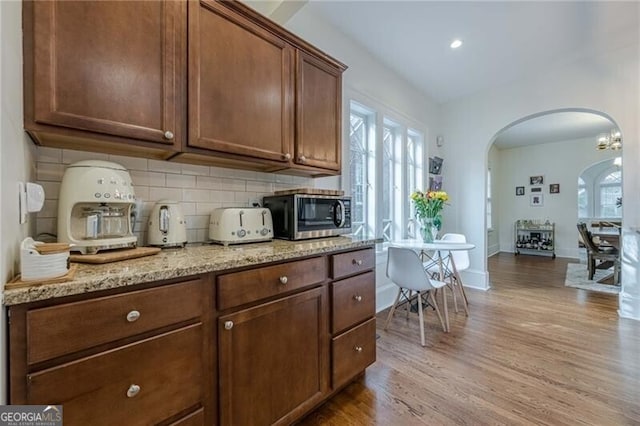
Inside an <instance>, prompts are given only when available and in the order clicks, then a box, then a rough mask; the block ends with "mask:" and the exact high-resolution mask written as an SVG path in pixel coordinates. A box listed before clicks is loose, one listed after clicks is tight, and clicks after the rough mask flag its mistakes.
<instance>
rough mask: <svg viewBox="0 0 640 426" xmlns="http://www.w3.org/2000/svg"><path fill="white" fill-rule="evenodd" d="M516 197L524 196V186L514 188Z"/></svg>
mask: <svg viewBox="0 0 640 426" xmlns="http://www.w3.org/2000/svg"><path fill="white" fill-rule="evenodd" d="M516 195H524V186H516Z"/></svg>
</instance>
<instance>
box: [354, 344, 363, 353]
mask: <svg viewBox="0 0 640 426" xmlns="http://www.w3.org/2000/svg"><path fill="white" fill-rule="evenodd" d="M353 350H354V351H356V352H362V346H357V345H356V346H355V347H354V348H353Z"/></svg>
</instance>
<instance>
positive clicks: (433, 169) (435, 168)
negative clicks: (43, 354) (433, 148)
mask: <svg viewBox="0 0 640 426" xmlns="http://www.w3.org/2000/svg"><path fill="white" fill-rule="evenodd" d="M443 162H444V160H443V159H442V158H440V157H429V173H431V174H432V175H439V174H440V171H441V170H442V163H443Z"/></svg>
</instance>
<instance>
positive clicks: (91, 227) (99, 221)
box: [71, 203, 131, 240]
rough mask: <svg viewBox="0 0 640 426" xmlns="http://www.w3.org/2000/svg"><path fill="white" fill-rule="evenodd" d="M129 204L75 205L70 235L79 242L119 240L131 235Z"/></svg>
mask: <svg viewBox="0 0 640 426" xmlns="http://www.w3.org/2000/svg"><path fill="white" fill-rule="evenodd" d="M129 213H130V204H106V203H102V204H94V205H86V204H85V205H76V206H74V208H73V212H72V214H71V233H72V236H73V238H75V239H79V240H101V239H110V238H119V237H124V236H127V235H130V234H131V229H130V216H129Z"/></svg>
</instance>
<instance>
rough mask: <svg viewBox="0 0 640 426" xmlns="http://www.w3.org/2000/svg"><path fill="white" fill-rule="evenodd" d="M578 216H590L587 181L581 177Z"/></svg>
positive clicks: (579, 180)
mask: <svg viewBox="0 0 640 426" xmlns="http://www.w3.org/2000/svg"><path fill="white" fill-rule="evenodd" d="M578 217H579V218H586V217H589V192H588V191H587V183H586V182H585V181H584V179H582V178H581V177H579V178H578Z"/></svg>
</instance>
